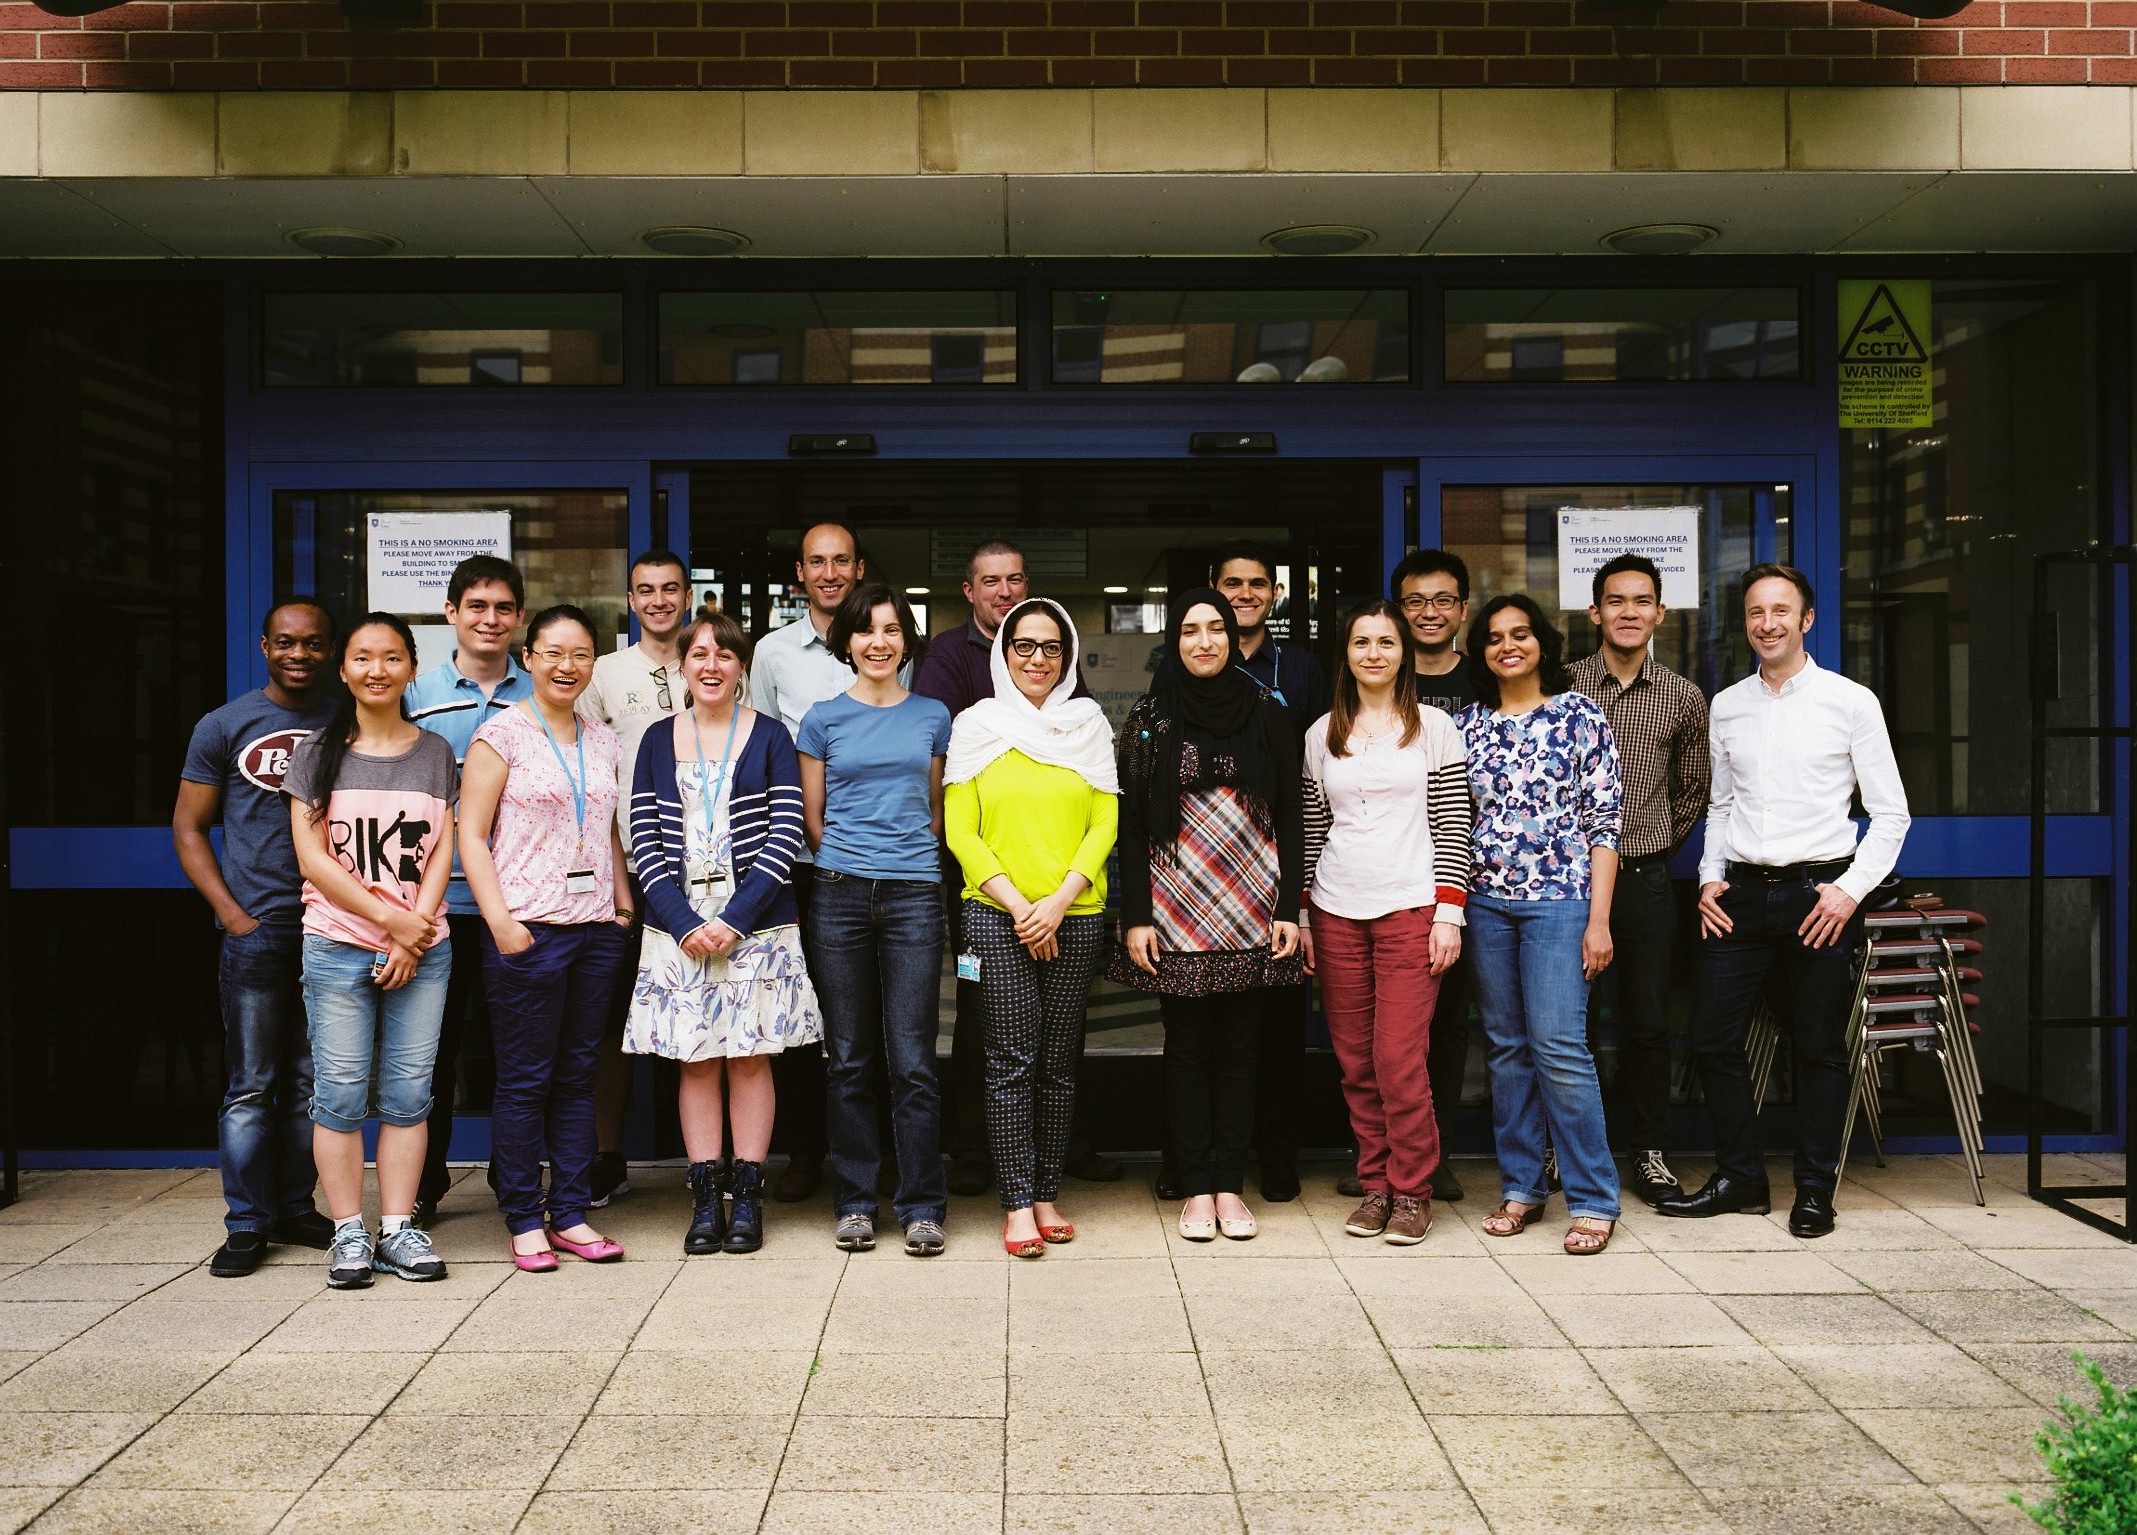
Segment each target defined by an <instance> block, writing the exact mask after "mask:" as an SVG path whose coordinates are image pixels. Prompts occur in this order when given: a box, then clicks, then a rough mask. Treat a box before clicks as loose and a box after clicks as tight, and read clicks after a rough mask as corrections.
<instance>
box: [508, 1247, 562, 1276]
mask: <svg viewBox="0 0 2137 1535" xmlns="http://www.w3.org/2000/svg"><path fill="white" fill-rule="evenodd" d="M505 1249H506V1251H508V1252H510V1253H511V1254H512V1266H513V1267H514V1268H516V1269H518V1270H519V1271H520V1272H521V1273H522V1274H554V1273H555V1272H556V1267H557V1255H556V1254H555V1253H553V1252H538V1253H523V1252H521V1251H520V1250H519V1249H518V1248H516V1247H514V1246H512V1245H511V1243H509V1242H508V1243H506V1244H505Z"/></svg>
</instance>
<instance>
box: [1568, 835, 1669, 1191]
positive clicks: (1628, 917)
mask: <svg viewBox="0 0 2137 1535" xmlns="http://www.w3.org/2000/svg"><path fill="white" fill-rule="evenodd" d="M1676 936H1677V891H1676V888H1675V887H1674V886H1673V885H1672V884H1671V883H1670V871H1669V855H1668V854H1666V853H1654V854H1650V855H1648V856H1646V857H1643V858H1633V859H1628V860H1626V861H1624V862H1623V863H1620V864H1619V865H1618V883H1617V889H1616V891H1615V893H1613V894H1612V896H1611V898H1610V937H1611V941H1612V943H1613V944H1614V945H1615V946H1616V948H1617V958H1616V959H1615V960H1613V961H1612V962H1611V966H1610V968H1609V969H1608V970H1606V971H1604V972H1603V978H1602V980H1601V981H1600V982H1598V983H1597V984H1596V986H1595V987H1593V988H1592V989H1591V990H1590V991H1589V993H1588V1044H1589V1048H1590V1050H1591V1051H1594V1050H1595V1048H1596V1046H1597V1045H1598V1043H1599V1040H1598V1037H1597V1036H1598V1035H1599V1034H1600V1033H1601V1030H1602V1018H1603V1007H1602V1004H1603V1000H1604V999H1605V998H1606V997H1614V998H1615V999H1616V1002H1617V1019H1618V1027H1619V1030H1620V1033H1621V1038H1620V1041H1619V1045H1618V1069H1617V1075H1616V1077H1615V1078H1614V1079H1613V1080H1612V1081H1611V1083H1610V1084H1609V1089H1608V1091H1607V1093H1606V1095H1605V1103H1604V1109H1605V1112H1606V1113H1607V1115H1608V1117H1609V1122H1610V1131H1611V1134H1610V1144H1611V1145H1613V1146H1615V1147H1617V1148H1618V1149H1619V1150H1621V1151H1665V1150H1667V1149H1668V1148H1669V1114H1670V1016H1669V1005H1670V948H1671V945H1672V944H1673V943H1674V941H1675V939H1676Z"/></svg>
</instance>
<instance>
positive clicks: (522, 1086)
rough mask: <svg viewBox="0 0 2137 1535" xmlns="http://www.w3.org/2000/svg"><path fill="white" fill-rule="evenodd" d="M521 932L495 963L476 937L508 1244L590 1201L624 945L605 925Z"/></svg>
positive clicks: (580, 1217)
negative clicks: (599, 1100)
mask: <svg viewBox="0 0 2137 1535" xmlns="http://www.w3.org/2000/svg"><path fill="white" fill-rule="evenodd" d="M527 930H528V931H529V932H531V933H532V934H533V935H534V942H533V943H532V944H530V945H528V946H527V947H526V948H525V949H523V950H521V951H520V952H519V953H517V954H501V953H499V952H498V949H497V941H496V939H494V938H492V937H491V936H490V930H489V929H488V928H487V927H485V928H484V929H483V930H482V973H483V979H484V981H485V982H486V983H487V985H488V989H489V993H490V1038H491V1043H492V1046H493V1048H494V1049H495V1051H496V1055H497V1092H496V1095H495V1097H494V1098H493V1100H492V1102H491V1106H490V1142H491V1150H490V1159H491V1162H492V1164H493V1166H494V1167H495V1170H496V1172H497V1207H498V1208H499V1209H500V1210H502V1211H503V1212H504V1216H505V1226H506V1228H507V1229H508V1230H510V1231H511V1233H512V1234H513V1235H514V1236H518V1235H519V1234H520V1233H521V1232H525V1231H539V1230H540V1229H541V1227H542V1223H543V1221H544V1220H545V1219H546V1220H547V1221H548V1222H549V1223H550V1224H551V1225H554V1226H559V1227H569V1226H576V1225H578V1224H579V1223H580V1222H582V1221H584V1220H585V1219H586V1204H587V1201H588V1200H590V1199H592V1198H593V1167H594V1069H595V1066H596V1065H597V1064H598V1062H599V1060H600V1056H601V1030H602V1028H603V1026H604V1025H605V1024H606V1023H607V1022H608V1010H609V1002H610V1000H611V998H612V997H613V995H614V993H615V989H616V972H617V971H618V970H619V969H621V968H622V965H623V943H624V933H623V929H622V928H620V927H618V926H616V925H615V924H614V923H613V922H584V923H572V924H551V923H545V922H530V923H528V924H527ZM544 1141H547V1143H548V1146H549V1193H548V1197H547V1199H546V1201H545V1200H544V1198H543V1194H542V1145H543V1142H544ZM545 1205H546V1208H545Z"/></svg>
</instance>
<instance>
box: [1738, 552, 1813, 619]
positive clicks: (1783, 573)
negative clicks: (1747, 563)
mask: <svg viewBox="0 0 2137 1535" xmlns="http://www.w3.org/2000/svg"><path fill="white" fill-rule="evenodd" d="M1761 581H1786V582H1788V583H1789V584H1790V585H1791V586H1793V587H1794V588H1795V589H1796V590H1797V591H1799V592H1801V593H1802V594H1803V610H1804V611H1805V612H1806V613H1808V612H1810V611H1812V610H1813V609H1815V608H1816V607H1817V606H1818V599H1817V598H1816V597H1814V596H1813V595H1812V594H1811V578H1810V577H1809V576H1806V575H1805V574H1804V573H1803V572H1802V571H1800V570H1798V569H1796V567H1795V566H1793V565H1781V564H1777V563H1775V562H1773V561H1771V560H1769V561H1767V562H1766V563H1765V564H1763V565H1754V566H1752V567H1751V568H1750V569H1749V570H1747V571H1745V572H1744V581H1743V585H1742V586H1740V587H1738V588H1737V590H1738V591H1739V592H1740V593H1741V594H1742V595H1743V596H1745V597H1749V596H1750V595H1751V588H1753V587H1754V586H1757V585H1758V584H1759V583H1760V582H1761Z"/></svg>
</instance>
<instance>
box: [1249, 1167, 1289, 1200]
mask: <svg viewBox="0 0 2137 1535" xmlns="http://www.w3.org/2000/svg"><path fill="white" fill-rule="evenodd" d="M1255 1182H1257V1183H1258V1184H1260V1186H1261V1197H1262V1198H1264V1199H1266V1200H1268V1201H1269V1203H1270V1204H1272V1205H1287V1204H1289V1203H1291V1201H1292V1200H1294V1199H1296V1198H1298V1197H1299V1170H1298V1167H1297V1166H1296V1164H1294V1163H1290V1162H1271V1163H1268V1164H1267V1165H1265V1166H1264V1167H1263V1168H1262V1169H1261V1175H1260V1176H1259V1177H1258V1178H1257V1179H1255Z"/></svg>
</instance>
